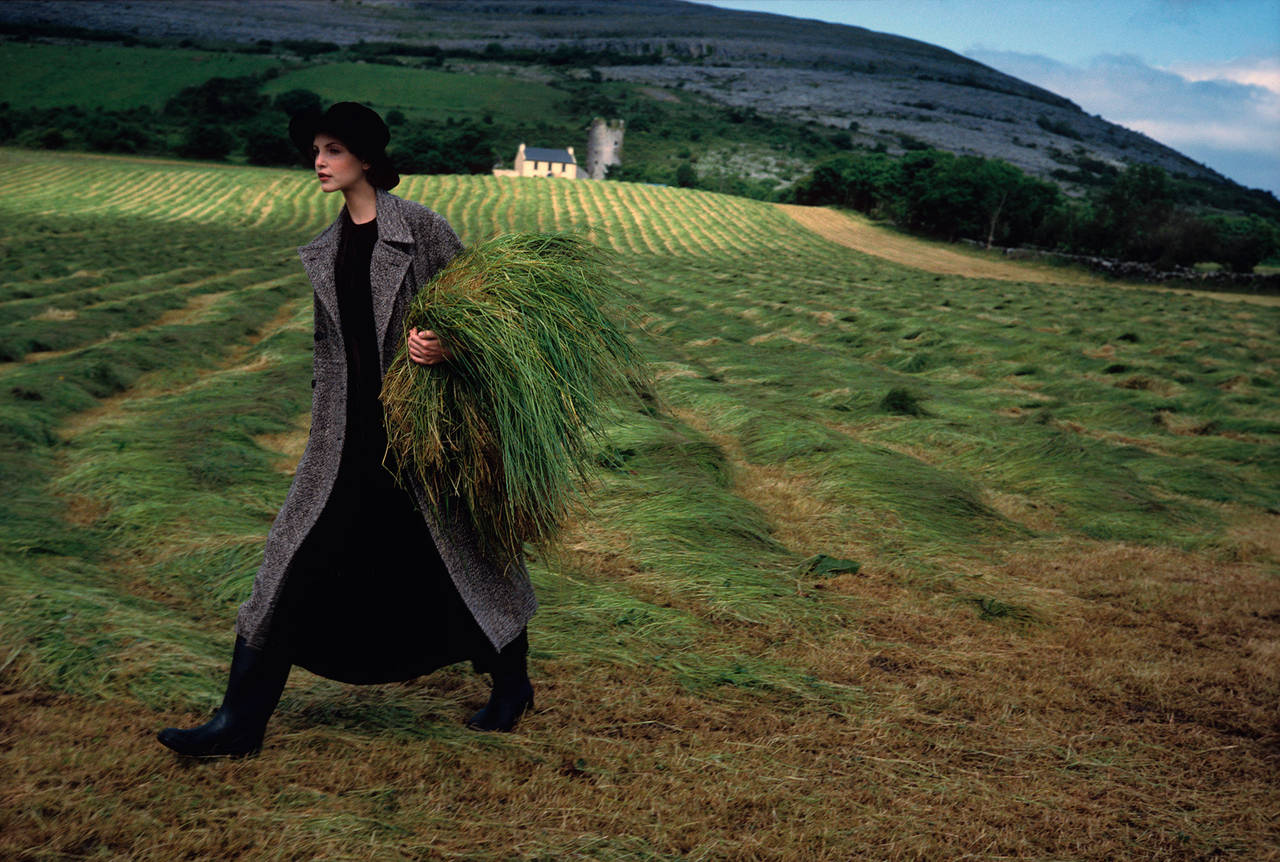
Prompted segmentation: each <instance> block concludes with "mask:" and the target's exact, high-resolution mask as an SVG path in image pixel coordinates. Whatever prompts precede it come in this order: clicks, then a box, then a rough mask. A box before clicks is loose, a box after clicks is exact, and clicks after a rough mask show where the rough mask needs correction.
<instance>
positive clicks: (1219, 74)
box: [966, 49, 1280, 192]
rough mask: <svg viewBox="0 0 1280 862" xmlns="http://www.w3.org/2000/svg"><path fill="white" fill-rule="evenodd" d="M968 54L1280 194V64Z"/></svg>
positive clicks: (1254, 60)
mask: <svg viewBox="0 0 1280 862" xmlns="http://www.w3.org/2000/svg"><path fill="white" fill-rule="evenodd" d="M966 54H967V55H968V56H969V57H971V58H973V59H975V60H977V61H979V62H981V63H986V64H987V65H988V66H992V67H994V68H996V69H999V70H1000V71H1002V72H1007V73H1008V74H1011V75H1014V76H1015V77H1018V78H1022V79H1023V80H1025V81H1029V82H1031V83H1033V84H1037V85H1039V86H1041V87H1044V88H1046V89H1048V90H1052V91H1053V92H1055V93H1059V94H1060V95H1063V96H1066V97H1067V98H1069V99H1071V100H1072V101H1074V102H1075V103H1076V104H1078V105H1080V107H1082V108H1083V109H1084V110H1086V111H1088V112H1089V113H1096V114H1100V115H1101V116H1102V117H1104V118H1106V119H1107V120H1110V121H1111V122H1113V123H1119V124H1120V125H1122V126H1127V127H1129V128H1131V129H1136V130H1138V131H1141V132H1143V133H1145V134H1147V135H1150V136H1151V137H1152V138H1155V139H1156V140H1158V141H1161V142H1162V143H1165V144H1168V145H1169V146H1171V147H1173V148H1174V149H1176V150H1179V151H1180V152H1183V153H1185V154H1186V155H1189V156H1191V157H1192V158H1194V159H1197V160H1199V161H1202V162H1204V163H1205V164H1207V165H1209V166H1210V167H1212V168H1215V169H1216V170H1219V171H1221V172H1222V173H1224V174H1226V175H1227V176H1229V177H1231V178H1232V179H1234V180H1236V181H1237V182H1240V183H1243V184H1245V185H1248V186H1255V187H1261V188H1267V189H1270V190H1271V191H1273V192H1280V183H1278V182H1277V180H1278V179H1280V62H1278V61H1276V60H1275V59H1273V58H1251V59H1244V60H1237V61H1232V62H1228V63H1219V64H1185V65H1179V66H1176V67H1172V66H1171V67H1170V68H1169V69H1158V68H1155V67H1153V66H1149V65H1147V64H1146V63H1145V62H1143V61H1142V60H1141V59H1139V58H1137V57H1134V56H1129V55H1114V54H1105V55H1100V56H1098V57H1095V58H1093V60H1091V61H1090V62H1089V63H1088V64H1087V65H1084V66H1073V65H1069V64H1067V63H1061V62H1059V61H1057V60H1053V59H1050V58H1048V57H1044V56H1040V55H1035V54H1021V53H1016V52H1011V51H988V50H982V49H972V50H969V51H967V52H966Z"/></svg>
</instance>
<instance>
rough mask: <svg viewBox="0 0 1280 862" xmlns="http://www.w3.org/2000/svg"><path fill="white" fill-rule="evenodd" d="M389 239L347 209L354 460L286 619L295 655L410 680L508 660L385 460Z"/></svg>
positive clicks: (314, 540) (362, 675) (310, 545)
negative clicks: (378, 267) (380, 287)
mask: <svg viewBox="0 0 1280 862" xmlns="http://www.w3.org/2000/svg"><path fill="white" fill-rule="evenodd" d="M377 238H378V229H377V219H376V218H375V219H374V220H372V221H369V222H366V223H364V224H356V223H355V222H353V221H352V220H351V217H350V216H349V215H348V214H347V213H346V210H345V209H344V210H343V223H342V237H341V241H340V243H339V248H338V257H337V262H336V268H337V269H336V273H335V275H336V280H337V292H338V310H339V314H340V315H341V318H342V321H341V323H342V337H343V340H344V341H345V342H346V352H347V357H346V358H347V417H346V430H345V432H344V434H343V449H342V461H341V466H340V467H339V469H338V476H337V478H336V480H335V483H334V488H333V493H332V494H331V495H330V497H329V501H328V503H327V504H326V506H325V509H324V511H323V512H322V513H321V515H320V519H319V521H318V522H317V524H316V526H315V528H314V529H312V530H311V532H310V534H309V535H308V537H307V540H306V541H305V542H304V543H303V547H302V548H301V549H300V550H299V552H298V554H297V556H296V557H295V560H294V565H293V567H292V569H291V571H290V574H289V576H288V579H287V580H286V585H285V594H284V597H283V603H282V610H283V611H284V613H283V614H280V622H279V627H280V628H279V631H280V632H281V634H282V636H284V637H286V638H287V640H288V642H289V644H290V649H291V651H292V653H293V661H294V663H295V664H298V665H301V666H302V667H305V668H307V669H308V670H310V671H312V672H314V673H317V674H319V675H321V676H325V677H329V678H330V679H337V680H341V681H343V682H352V683H378V682H393V681H398V680H406V679H411V678H413V677H415V676H420V675H422V674H425V673H430V672H431V671H433V670H436V669H438V668H441V667H444V666H445V665H449V664H453V663H455V662H460V661H467V660H470V661H471V662H472V663H473V665H474V666H475V667H476V669H478V670H485V669H488V668H490V667H491V666H492V665H493V664H494V662H495V660H496V657H497V652H496V651H495V650H494V648H493V645H492V644H491V643H490V642H489V639H488V638H487V637H486V636H485V634H484V632H483V631H482V630H481V629H480V627H479V625H478V624H477V623H476V621H475V618H474V617H473V616H472V614H471V611H470V610H469V609H468V608H467V606H466V604H465V603H464V602H463V601H462V598H461V597H460V596H459V595H458V591H457V588H456V587H455V586H454V585H453V581H452V579H451V578H450V577H449V573H448V571H447V570H446V568H445V565H444V562H443V561H442V560H441V559H440V555H439V553H438V552H437V550H436V546H435V542H434V541H433V539H432V537H431V532H430V530H429V529H428V528H427V525H426V522H425V521H424V520H423V517H422V514H421V513H420V512H419V511H418V509H417V505H416V503H415V502H414V499H413V497H412V496H411V495H410V493H409V492H408V491H407V490H404V489H402V488H400V487H398V486H397V485H396V483H395V479H394V477H393V475H392V472H391V470H390V469H388V467H386V466H383V457H384V453H385V452H386V445H387V437H386V429H385V427H384V425H383V415H382V405H381V404H380V403H379V401H378V392H379V389H380V387H381V380H380V374H379V362H378V347H377V343H376V340H375V338H376V336H375V330H374V322H373V300H372V293H371V290H370V285H369V264H370V258H371V255H372V253H373V246H374V244H375V242H376V241H377ZM386 458H387V459H388V460H387V464H388V465H389V466H390V467H391V468H394V463H393V459H392V456H391V455H390V454H389V453H388V454H387V455H386ZM506 652H507V650H504V651H503V655H505V654H506Z"/></svg>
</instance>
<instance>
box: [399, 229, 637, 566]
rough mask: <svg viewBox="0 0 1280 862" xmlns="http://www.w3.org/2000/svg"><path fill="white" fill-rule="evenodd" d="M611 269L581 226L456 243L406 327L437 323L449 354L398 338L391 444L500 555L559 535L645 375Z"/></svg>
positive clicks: (404, 466) (437, 498)
mask: <svg viewBox="0 0 1280 862" xmlns="http://www.w3.org/2000/svg"><path fill="white" fill-rule="evenodd" d="M614 272H615V268H614V266H613V261H612V259H611V257H610V256H609V255H608V254H607V253H606V252H604V251H603V250H601V249H600V248H598V247H597V246H595V245H594V244H592V243H591V242H589V241H587V240H586V239H584V238H581V237H579V236H576V235H574V234H570V233H512V234H506V235H503V236H499V237H496V238H494V239H491V240H488V241H486V242H483V243H480V244H478V245H476V246H474V247H472V248H471V249H469V250H467V251H464V252H463V253H461V254H460V255H458V256H457V257H456V258H455V259H454V260H453V261H452V262H451V263H450V264H449V265H448V266H447V267H445V268H444V269H443V270H442V271H441V272H440V273H438V274H437V275H436V277H435V278H433V279H432V280H431V281H430V282H429V283H428V284H426V285H425V286H424V287H423V289H422V290H421V291H419V293H418V295H417V297H416V298H415V300H414V304H413V306H412V307H411V308H410V309H409V310H408V312H407V313H406V315H405V324H404V326H405V337H407V334H408V332H409V330H410V329H411V328H413V327H417V328H419V329H430V330H433V331H434V332H435V333H436V334H437V335H438V336H439V337H440V339H441V340H442V341H443V342H444V344H445V345H447V346H448V348H449V350H450V352H451V354H452V356H451V358H450V359H449V360H448V361H445V362H441V363H438V364H436V365H430V366H424V365H419V364H417V363H415V362H413V361H412V360H411V359H410V358H409V356H408V349H407V345H406V344H405V343H403V342H402V344H401V348H400V351H399V352H398V353H397V355H396V357H395V359H394V360H393V361H392V364H391V367H390V368H389V369H388V371H387V374H386V376H385V378H384V380H383V384H382V395H381V398H382V404H383V409H384V412H385V419H386V427H387V443H388V449H389V451H390V452H392V453H393V454H394V456H395V458H396V460H397V462H398V463H399V465H400V469H401V470H402V471H405V472H408V473H410V474H412V475H415V476H416V477H417V478H418V479H419V480H421V482H422V485H423V487H424V488H425V490H426V495H427V499H428V502H429V503H430V505H431V506H432V507H434V508H435V509H436V510H437V511H438V512H442V513H447V512H448V511H449V509H450V507H451V506H458V505H461V506H463V507H465V509H466V511H467V513H468V514H469V515H470V517H471V519H472V520H473V522H474V523H475V525H476V528H477V530H478V532H479V534H480V536H481V538H482V540H483V541H484V542H485V544H486V547H487V549H488V550H489V551H490V552H492V553H493V555H494V557H495V559H499V560H509V559H511V557H512V556H513V555H514V554H515V553H517V552H518V551H519V550H520V548H521V547H522V545H523V544H524V543H526V542H527V543H530V544H533V545H535V546H545V545H547V544H549V543H550V542H551V541H552V540H553V539H554V537H555V534H556V531H557V528H558V527H559V525H560V524H561V523H562V522H563V520H564V518H565V516H566V514H567V513H568V512H569V510H570V509H571V508H572V506H573V505H574V504H575V502H576V501H577V500H578V499H579V494H580V490H581V487H582V485H583V483H584V482H585V481H587V480H588V479H589V478H590V474H591V470H592V466H593V463H594V460H595V459H594V448H593V445H592V443H593V440H594V439H595V438H597V437H599V436H600V435H602V434H603V428H604V425H605V422H606V421H607V416H608V411H609V409H610V405H611V404H613V403H614V399H615V398H616V396H618V395H619V394H621V393H624V392H628V391H638V389H639V387H641V386H645V380H646V373H645V371H644V367H643V364H642V362H641V361H640V358H639V352H638V350H637V348H636V347H635V345H634V344H633V343H632V341H631V340H630V338H629V337H628V336H627V335H626V334H625V332H624V331H623V330H622V328H621V327H620V326H619V324H618V322H616V321H615V319H614V315H615V314H616V313H617V310H618V303H617V300H618V298H619V294H618V293H617V291H616V288H615V286H614V285H615V282H616V278H615V276H614ZM401 478H402V481H403V476H402V477H401Z"/></svg>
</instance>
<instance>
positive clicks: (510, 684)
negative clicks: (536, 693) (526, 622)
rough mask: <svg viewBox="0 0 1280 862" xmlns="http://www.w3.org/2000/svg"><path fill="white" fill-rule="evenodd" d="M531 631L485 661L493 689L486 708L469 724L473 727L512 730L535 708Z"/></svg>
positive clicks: (523, 633) (521, 633) (522, 633)
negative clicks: (530, 651)
mask: <svg viewBox="0 0 1280 862" xmlns="http://www.w3.org/2000/svg"><path fill="white" fill-rule="evenodd" d="M528 656H529V632H528V629H524V630H522V631H521V632H520V634H519V635H517V636H516V639H515V640H513V641H512V642H511V643H509V644H507V645H506V646H505V647H503V648H502V650H501V651H500V652H498V653H496V654H495V655H493V656H492V657H489V658H487V659H486V660H485V662H484V666H481V665H480V664H479V663H477V668H478V669H481V670H488V671H489V673H490V674H491V675H492V676H493V692H492V693H491V694H490V695H489V702H488V703H487V704H485V706H484V708H483V709H481V710H480V711H479V712H477V713H476V714H475V715H473V716H471V718H470V720H469V721H468V722H467V726H468V727H470V728H472V729H473V730H499V731H509V730H511V729H512V728H514V727H515V726H516V722H517V721H519V720H520V716H522V715H524V713H525V711H526V710H530V709H533V683H532V682H530V681H529V670H528Z"/></svg>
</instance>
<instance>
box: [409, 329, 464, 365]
mask: <svg viewBox="0 0 1280 862" xmlns="http://www.w3.org/2000/svg"><path fill="white" fill-rule="evenodd" d="M408 342H409V358H410V359H412V360H413V361H414V362H416V363H418V364H419V365H435V364H436V363H437V362H441V361H443V360H445V359H452V358H453V354H452V353H450V352H449V350H448V349H447V348H446V347H445V346H444V344H443V343H442V342H441V341H440V339H439V338H438V337H436V334H435V333H434V332H432V331H431V330H430V329H423V330H419V329H418V327H416V326H415V327H414V328H413V329H410V330H409V338H408Z"/></svg>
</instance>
